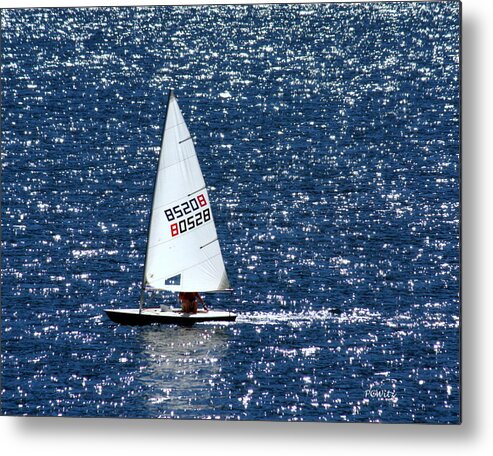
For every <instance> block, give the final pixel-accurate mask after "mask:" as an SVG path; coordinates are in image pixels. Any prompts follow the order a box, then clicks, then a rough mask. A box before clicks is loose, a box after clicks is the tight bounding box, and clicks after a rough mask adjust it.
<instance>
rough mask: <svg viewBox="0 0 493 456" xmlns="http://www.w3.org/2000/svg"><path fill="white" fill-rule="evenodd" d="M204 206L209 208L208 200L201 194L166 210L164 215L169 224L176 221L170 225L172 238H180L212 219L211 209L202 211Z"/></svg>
mask: <svg viewBox="0 0 493 456" xmlns="http://www.w3.org/2000/svg"><path fill="white" fill-rule="evenodd" d="M204 206H207V200H206V199H205V196H204V195H203V194H200V195H198V196H196V197H195V198H192V199H190V200H188V201H185V202H184V203H181V204H178V205H176V206H174V207H172V208H170V209H166V210H165V211H164V213H165V215H166V218H167V219H168V222H173V221H176V222H175V223H172V224H171V225H170V229H171V236H172V237H174V236H178V235H179V234H182V233H185V232H186V231H189V230H192V229H193V228H195V227H197V226H200V225H202V224H204V223H206V222H208V221H209V220H210V219H211V211H210V209H209V208H205V209H202V208H203V207H204ZM190 214H191V215H190ZM186 216H188V217H186ZM179 219H181V220H179Z"/></svg>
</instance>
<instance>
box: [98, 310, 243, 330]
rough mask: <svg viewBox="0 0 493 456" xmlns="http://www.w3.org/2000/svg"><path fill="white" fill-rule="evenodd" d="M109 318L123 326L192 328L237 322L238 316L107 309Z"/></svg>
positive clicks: (173, 311) (219, 313) (174, 311)
mask: <svg viewBox="0 0 493 456" xmlns="http://www.w3.org/2000/svg"><path fill="white" fill-rule="evenodd" d="M105 312H106V314H107V315H108V317H109V318H110V319H111V320H112V321H114V322H115V323H119V324H121V325H149V324H153V323H161V324H175V325H186V326H191V325H193V324H195V323H200V322H206V321H235V320H236V314H234V313H232V312H221V311H215V310H209V311H208V312H206V311H204V310H199V311H198V312H197V313H195V314H192V313H186V312H182V311H181V310H180V309H169V310H166V311H163V310H161V309H160V308H153V309H143V310H142V311H140V310H139V309H105Z"/></svg>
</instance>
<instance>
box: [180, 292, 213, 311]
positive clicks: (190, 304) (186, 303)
mask: <svg viewBox="0 0 493 456" xmlns="http://www.w3.org/2000/svg"><path fill="white" fill-rule="evenodd" d="M178 298H180V301H181V310H182V311H183V312H185V313H193V314H195V313H197V308H198V304H197V299H198V300H199V301H200V302H201V304H202V306H203V307H204V311H205V312H207V311H208V309H207V306H206V305H205V303H204V300H203V299H202V297H201V296H200V295H199V294H198V293H197V292H196V291H192V292H184V291H181V292H180V294H179V295H178Z"/></svg>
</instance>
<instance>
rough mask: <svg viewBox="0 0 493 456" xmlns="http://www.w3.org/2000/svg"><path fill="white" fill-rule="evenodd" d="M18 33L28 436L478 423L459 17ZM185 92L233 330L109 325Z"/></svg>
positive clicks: (6, 225)
mask: <svg viewBox="0 0 493 456" xmlns="http://www.w3.org/2000/svg"><path fill="white" fill-rule="evenodd" d="M1 33H2V37H1V38H2V69H1V70H2V73H1V77H2V97H3V103H2V113H1V114H2V119H1V122H2V123H1V127H2V146H3V150H2V248H3V250H2V253H3V255H2V363H3V366H2V413H3V414H5V415H34V416H36V415H37V416H52V415H62V416H100V417H145V418H151V417H173V418H212V419H215V418H219V419H234V420H236V419H239V420H305V421H338V422H341V421H349V422H368V421H372V422H373V421H381V422H424V423H457V422H458V421H459V419H460V390H459V311H460V304H459V180H458V179H459V82H458V71H459V38H458V36H459V5H458V3H455V2H444V3H410V4H409V3H406V4H402V3H387V4H379V3H373V4H328V5H323V4H321V5H312V6H310V5H273V6H234V7H231V6H217V7H161V8H159V7H158V8H117V9H116V8H94V9H19V10H13V9H10V10H3V11H2V32H1ZM171 86H173V87H174V88H175V91H176V94H177V97H178V99H179V102H180V105H181V108H182V110H183V113H184V116H185V119H186V120H187V123H188V126H189V128H190V131H191V132H192V135H193V137H194V140H195V143H196V148H197V152H198V155H199V160H200V162H201V166H202V171H203V174H204V177H205V179H206V182H207V184H208V186H209V188H210V198H211V203H212V205H213V208H214V216H215V219H216V225H217V230H218V235H219V238H220V241H221V246H222V250H223V256H224V259H225V262H226V266H227V270H228V273H229V277H230V280H231V282H232V286H233V287H234V288H235V292H234V293H233V294H232V295H210V296H206V302H208V303H209V305H210V306H211V307H212V308H214V309H218V310H219V309H228V310H232V311H235V312H238V313H239V317H238V320H237V322H236V323H234V324H204V325H196V326H195V327H192V328H181V327H173V326H169V327H167V326H150V327H143V328H133V327H122V326H118V325H115V324H113V323H112V322H110V321H109V320H108V319H107V317H106V316H105V314H104V312H103V309H105V308H120V307H129V308H131V307H135V306H137V304H138V299H139V287H140V282H141V278H142V271H143V261H144V252H145V246H146V231H147V224H148V215H149V208H150V197H151V193H152V186H153V180H154V174H155V168H156V164H157V154H158V150H159V143H160V134H161V129H162V123H163V120H164V108H165V105H166V94H167V90H168V89H169V87H171ZM164 298H166V299H168V298H169V299H173V298H172V297H168V296H165V297H164ZM164 298H163V297H154V298H152V299H151V301H152V302H150V305H157V304H159V303H160V302H162V300H163V299H164Z"/></svg>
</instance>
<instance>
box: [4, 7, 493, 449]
mask: <svg viewBox="0 0 493 456" xmlns="http://www.w3.org/2000/svg"><path fill="white" fill-rule="evenodd" d="M177 3H180V4H198V3H199V2H198V1H188V2H185V1H181V2H177V1H152V0H147V1H129V2H123V1H104V2H103V1H87V0H86V1H79V2H76V1H73V2H68V1H55V0H51V1H44V2H41V1H33V0H31V1H27V0H17V1H16V2H15V7H32V6H35V7H40V6H65V7H67V6H93V5H94V6H125V5H156V4H159V5H170V4H177ZM200 3H208V4H211V3H213V4H217V3H252V2H250V1H249V2H244V1H235V2H225V1H219V0H216V1H207V2H200ZM261 3H269V2H267V1H266V2H261ZM274 3H279V2H274ZM1 6H2V7H3V8H6V7H12V6H14V5H12V4H11V5H6V4H4V3H3V2H2V5H1ZM462 6H463V54H462V55H463V68H462V71H463V73H462V76H463V78H462V82H463V89H462V90H463V124H462V125H463V141H462V161H463V164H462V170H463V174H462V210H463V218H462V223H463V226H462V229H463V242H462V252H463V258H462V274H463V300H462V306H463V355H462V360H463V365H462V368H463V424H462V425H461V426H433V425H370V424H322V423H321V424H318V423H270V422H241V423H233V422H204V421H167V420H162V421H161V420H118V419H76V418H72V419H71V418H63V419H57V418H42V419H40V418H13V417H3V416H0V448H1V451H2V453H3V454H6V455H7V454H30V453H32V454H35V455H36V456H42V455H49V456H55V455H59V454H60V455H61V454H70V455H71V456H79V455H84V456H87V455H91V454H94V455H96V454H105V453H107V454H110V455H115V454H118V456H120V455H127V454H128V455H134V456H135V455H138V454H140V453H143V452H145V453H146V454H151V453H157V454H159V455H165V454H166V455H167V454H169V453H173V452H180V453H182V452H185V453H186V454H193V453H196V454H199V455H200V456H202V455H207V454H214V455H218V454H228V455H231V456H236V455H237V454H239V455H242V454H247V452H248V453H250V452H253V453H255V454H257V453H259V454H270V455H272V456H277V455H278V454H283V455H284V454H288V455H290V454H296V455H305V454H322V452H324V453H323V454H325V453H328V452H330V453H332V454H335V455H337V454H342V455H344V456H347V455H353V454H357V455H358V456H361V455H364V456H367V455H371V454H378V455H379V456H384V455H392V456H396V455H399V456H401V455H404V456H405V455H412V456H415V454H416V453H417V452H419V454H425V455H428V454H433V455H447V456H449V455H461V456H463V455H465V454H467V455H468V456H469V455H485V454H489V451H491V448H492V447H493V431H492V424H493V423H492V422H493V419H492V413H493V407H492V405H493V404H492V402H493V400H492V397H493V395H492V393H491V389H490V383H489V380H490V379H491V378H493V375H492V371H493V368H492V366H493V356H492V354H491V348H492V347H493V344H492V337H491V334H492V333H493V330H492V329H491V327H490V326H491V324H492V322H493V299H492V298H491V293H490V287H489V282H491V276H492V272H493V271H492V267H491V264H492V261H491V259H492V258H493V249H492V241H491V239H492V238H493V236H492V235H491V234H492V226H493V216H492V213H493V198H492V196H493V195H492V193H493V192H492V184H491V182H492V180H493V178H492V177H491V174H492V172H493V143H492V140H491V135H490V131H491V130H492V128H493V126H492V125H491V124H492V121H493V118H492V116H491V111H492V109H491V107H492V106H493V98H492V86H493V71H492V68H493V64H492V63H491V62H492V57H493V54H492V47H491V46H492V45H493V36H492V35H493V21H492V19H493V2H491V1H487V0H463V2H462Z"/></svg>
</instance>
